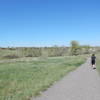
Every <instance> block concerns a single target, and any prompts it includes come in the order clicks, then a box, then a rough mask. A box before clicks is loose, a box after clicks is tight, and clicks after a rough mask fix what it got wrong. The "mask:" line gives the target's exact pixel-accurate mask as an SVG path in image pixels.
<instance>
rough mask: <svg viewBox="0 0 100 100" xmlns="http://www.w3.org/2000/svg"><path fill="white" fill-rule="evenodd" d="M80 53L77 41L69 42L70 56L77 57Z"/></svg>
mask: <svg viewBox="0 0 100 100" xmlns="http://www.w3.org/2000/svg"><path fill="white" fill-rule="evenodd" d="M79 51H80V46H79V42H77V41H75V40H74V41H71V54H72V55H78V54H79Z"/></svg>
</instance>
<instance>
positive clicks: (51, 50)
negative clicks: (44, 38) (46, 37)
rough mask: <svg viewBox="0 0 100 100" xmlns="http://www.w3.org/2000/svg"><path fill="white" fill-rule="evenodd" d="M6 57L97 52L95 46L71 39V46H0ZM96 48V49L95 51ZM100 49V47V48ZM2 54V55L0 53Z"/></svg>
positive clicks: (52, 55)
mask: <svg viewBox="0 0 100 100" xmlns="http://www.w3.org/2000/svg"><path fill="white" fill-rule="evenodd" d="M2 50H3V53H4V55H2V56H3V57H5V58H7V57H8V58H18V57H57V56H70V55H72V56H73V55H75V56H77V55H82V54H90V53H92V52H95V50H94V47H91V46H89V45H84V46H82V45H80V44H79V42H78V41H71V42H70V47H67V46H61V47H59V46H57V45H55V46H53V47H16V48H14V47H8V48H0V51H1V52H2ZM93 50H94V51H93ZM98 50H100V49H98ZM0 56H1V55H0Z"/></svg>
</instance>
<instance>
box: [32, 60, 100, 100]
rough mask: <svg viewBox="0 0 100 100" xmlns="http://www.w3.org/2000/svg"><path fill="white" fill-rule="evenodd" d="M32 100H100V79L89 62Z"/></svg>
mask: <svg viewBox="0 0 100 100" xmlns="http://www.w3.org/2000/svg"><path fill="white" fill-rule="evenodd" d="M32 100H100V77H99V74H98V72H97V70H96V69H95V70H93V69H92V68H91V66H90V64H89V60H88V61H87V62H86V63H85V64H83V65H81V67H79V68H78V69H76V70H75V71H73V72H71V73H70V74H69V75H67V76H65V77H64V78H63V79H62V80H61V81H59V82H57V83H55V84H54V85H53V86H51V87H50V88H49V89H48V90H47V91H45V92H43V93H42V95H41V96H40V97H37V98H33V99H32Z"/></svg>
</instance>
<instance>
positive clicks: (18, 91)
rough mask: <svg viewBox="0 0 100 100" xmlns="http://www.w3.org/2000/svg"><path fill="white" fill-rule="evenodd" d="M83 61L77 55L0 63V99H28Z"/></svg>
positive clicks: (82, 58)
mask: <svg viewBox="0 0 100 100" xmlns="http://www.w3.org/2000/svg"><path fill="white" fill-rule="evenodd" d="M84 61H85V60H84V57H82V56H77V57H58V58H57V57H56V58H47V59H44V60H42V59H38V60H36V61H27V62H25V61H23V62H13V63H0V100H30V99H31V98H32V97H35V96H37V95H39V94H40V92H41V91H45V90H46V89H47V88H48V87H49V86H51V85H52V84H53V83H54V82H55V81H57V80H59V79H61V78H62V77H63V76H65V75H66V74H67V73H68V72H70V71H72V70H74V69H76V68H77V67H78V66H79V65H81V64H82V63H83V62H84Z"/></svg>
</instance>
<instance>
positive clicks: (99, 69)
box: [96, 53, 100, 72]
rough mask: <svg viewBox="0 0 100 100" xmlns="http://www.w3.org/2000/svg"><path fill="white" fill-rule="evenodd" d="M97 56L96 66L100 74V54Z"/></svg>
mask: <svg viewBox="0 0 100 100" xmlns="http://www.w3.org/2000/svg"><path fill="white" fill-rule="evenodd" d="M96 56H97V61H96V63H97V64H96V66H97V70H98V71H99V72H100V53H98V54H97V55H96Z"/></svg>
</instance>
